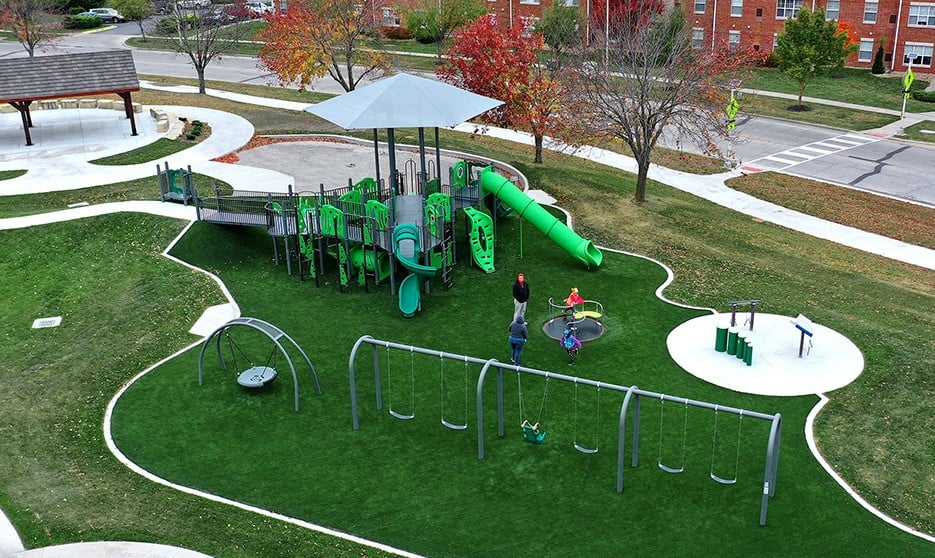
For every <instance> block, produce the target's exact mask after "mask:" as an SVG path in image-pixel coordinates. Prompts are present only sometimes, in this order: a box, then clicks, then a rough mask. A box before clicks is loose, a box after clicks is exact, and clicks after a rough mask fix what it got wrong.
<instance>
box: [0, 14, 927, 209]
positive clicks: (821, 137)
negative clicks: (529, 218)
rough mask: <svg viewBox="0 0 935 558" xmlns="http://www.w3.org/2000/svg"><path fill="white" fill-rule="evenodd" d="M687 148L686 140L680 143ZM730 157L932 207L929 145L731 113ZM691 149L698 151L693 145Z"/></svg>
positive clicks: (212, 72) (151, 62) (236, 70)
mask: <svg viewBox="0 0 935 558" xmlns="http://www.w3.org/2000/svg"><path fill="white" fill-rule="evenodd" d="M130 36H139V28H138V26H137V25H136V24H135V23H124V24H119V25H116V26H113V27H112V28H110V29H107V30H104V31H100V32H96V33H85V34H79V35H72V36H69V37H66V38H63V39H61V40H59V41H57V43H56V44H55V45H53V46H51V47H48V48H45V49H43V51H42V54H55V53H63V52H76V51H86V50H101V49H109V48H125V47H124V42H125V41H126V39H127V38H128V37H130ZM23 55H25V52H24V51H23V49H22V47H21V46H20V45H18V44H17V43H9V42H6V43H0V58H3V57H5V56H23ZM133 59H134V62H135V63H136V68H137V72H139V73H140V74H152V75H166V76H178V77H191V78H194V77H196V74H195V71H194V68H193V67H192V65H191V63H190V61H189V60H188V59H187V57H185V56H182V55H178V54H175V53H169V52H161V51H149V50H134V51H133ZM206 77H207V79H210V80H217V81H230V82H237V83H251V84H256V85H278V80H277V79H276V77H275V76H274V75H272V74H270V73H269V72H267V71H266V70H265V69H263V68H261V67H259V66H258V65H257V61H256V60H255V59H253V58H246V57H237V56H225V57H221V58H219V59H218V60H216V61H215V62H213V63H212V64H211V65H210V66H209V67H208V68H207V70H206ZM313 89H314V90H315V91H322V92H327V93H334V94H339V93H341V92H342V90H341V89H340V87H339V86H338V85H337V84H336V83H335V82H334V81H332V80H331V79H329V78H325V79H321V80H318V81H317V82H316V83H315V84H314V86H313ZM682 146H683V148H685V149H688V150H692V149H693V146H692V145H691V142H686V141H683V142H682ZM720 147H721V149H722V150H725V151H726V150H727V149H728V147H730V148H731V149H732V150H733V152H734V154H735V155H734V159H735V160H736V161H738V162H739V163H740V165H741V168H744V169H746V170H748V171H751V172H753V171H758V170H775V171H778V172H783V173H788V174H794V175H797V176H802V177H805V178H811V179H814V180H819V181H823V182H829V183H832V184H837V185H842V186H848V187H852V188H858V189H863V190H867V191H871V192H876V193H879V194H883V195H888V196H892V197H896V198H900V199H905V200H908V201H914V202H917V203H921V204H925V205H928V206H932V207H935V172H933V171H932V169H933V168H935V146H931V147H927V146H924V145H917V144H914V143H912V144H911V143H907V142H901V141H894V140H890V139H884V138H880V137H877V136H873V135H870V134H866V133H861V132H847V131H843V130H839V129H833V128H826V127H822V126H814V125H809V124H801V123H795V122H789V121H783V120H776V119H771V118H761V117H750V116H745V115H743V114H742V113H741V114H740V115H738V125H737V128H736V129H735V132H734V140H733V141H732V142H731V143H730V145H729V146H728V145H726V144H725V145H721V146H720ZM694 149H695V150H697V148H694Z"/></svg>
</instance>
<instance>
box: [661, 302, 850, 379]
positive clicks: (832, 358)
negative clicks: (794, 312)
mask: <svg viewBox="0 0 935 558" xmlns="http://www.w3.org/2000/svg"><path fill="white" fill-rule="evenodd" d="M747 316H748V315H747V314H742V315H741V314H738V316H737V323H738V325H740V326H741V330H742V331H746V332H747V338H748V339H752V340H753V359H752V365H751V366H747V365H746V364H745V363H744V362H743V361H742V360H741V359H738V358H737V357H735V356H733V355H728V354H727V353H719V352H717V351H715V350H714V338H715V334H716V331H717V325H718V324H724V325H729V324H730V315H727V314H713V315H710V316H701V317H698V318H694V319H692V320H688V321H687V322H684V323H683V324H681V325H679V326H678V327H676V328H675V329H673V330H672V331H671V332H670V333H669V336H668V338H667V339H666V345H667V347H668V349H669V354H670V355H671V356H672V359H673V360H675V362H676V363H677V364H678V365H679V366H681V367H682V368H684V369H685V370H686V371H687V372H688V373H690V374H692V375H693V376H696V377H698V378H701V379H702V380H705V381H706V382H710V383H712V384H714V385H717V386H721V387H725V388H728V389H732V390H734V391H740V392H744V393H753V394H757V395H785V396H794V395H809V394H814V393H825V392H828V391H831V390H834V389H837V388H840V387H843V386H846V385H847V384H849V383H851V382H853V381H854V380H855V379H857V377H858V376H860V373H861V372H862V371H863V369H864V357H863V355H862V354H861V352H860V349H858V348H857V346H856V345H854V343H852V342H851V340H850V339H848V338H847V337H844V336H843V335H841V334H840V333H838V332H836V331H834V330H833V329H829V328H827V327H825V326H822V325H819V324H814V329H815V331H814V337H813V338H812V344H811V347H810V345H809V339H808V337H806V338H805V351H804V352H803V356H802V358H799V336H800V332H799V330H798V329H796V328H795V326H793V325H792V321H791V320H792V319H791V318H789V317H787V316H778V315H776V314H756V318H755V320H754V327H755V330H754V331H749V327H747V326H743V325H742V324H743V323H744V320H745V319H747Z"/></svg>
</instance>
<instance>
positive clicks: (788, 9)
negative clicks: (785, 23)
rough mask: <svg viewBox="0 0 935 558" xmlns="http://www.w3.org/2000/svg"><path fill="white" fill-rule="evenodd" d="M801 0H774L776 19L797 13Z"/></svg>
mask: <svg viewBox="0 0 935 558" xmlns="http://www.w3.org/2000/svg"><path fill="white" fill-rule="evenodd" d="M800 9H802V0H776V19H789V18H790V17H795V16H797V15H798V14H799V10H800Z"/></svg>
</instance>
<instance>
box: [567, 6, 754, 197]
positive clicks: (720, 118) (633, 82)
mask: <svg viewBox="0 0 935 558" xmlns="http://www.w3.org/2000/svg"><path fill="white" fill-rule="evenodd" d="M616 17H617V19H613V20H611V25H610V28H609V31H610V33H609V35H610V41H609V43H607V44H601V45H596V46H595V48H593V49H590V50H583V51H582V52H580V53H578V54H579V55H578V57H577V60H576V66H577V68H576V69H577V71H576V72H575V73H573V74H571V75H572V76H573V77H574V78H575V86H574V87H571V88H570V89H569V90H570V92H571V93H572V94H573V95H574V96H575V97H576V98H577V100H578V103H577V107H579V108H578V113H577V116H578V118H579V120H580V121H581V122H582V124H584V125H587V126H588V127H589V129H590V131H591V133H592V134H594V135H595V136H597V137H599V138H605V139H607V140H618V141H622V142H624V143H625V144H626V145H627V146H628V147H629V148H630V151H631V153H632V154H633V158H634V159H635V160H636V165H637V176H636V191H635V194H634V201H636V202H644V201H645V200H646V182H647V176H648V173H649V165H650V155H651V154H652V150H653V148H654V147H655V146H656V143H657V142H658V140H659V138H660V136H661V135H662V133H663V130H666V131H667V133H671V134H673V135H674V136H677V137H684V138H692V139H693V141H695V142H696V143H698V144H699V145H701V146H702V147H706V148H707V149H708V150H709V151H710V152H716V147H715V146H716V145H717V141H716V140H717V139H718V138H721V137H725V136H726V134H727V130H726V126H725V124H726V122H725V117H724V109H725V107H726V105H727V100H728V99H727V98H728V92H727V90H725V86H726V84H727V83H728V82H729V78H730V77H735V76H736V72H737V71H739V68H740V67H741V65H742V64H743V62H744V61H746V60H747V59H748V56H747V54H746V53H744V52H739V51H729V50H726V49H725V50H718V51H713V50H708V49H694V48H692V40H691V28H690V26H689V25H688V24H687V23H686V22H685V20H684V18H683V17H681V14H680V13H678V10H676V11H674V12H669V13H664V12H661V11H658V10H657V9H656V8H640V7H638V6H637V7H636V8H635V9H633V10H630V11H622V12H620V13H619V14H618V15H617V16H616ZM679 22H681V23H679Z"/></svg>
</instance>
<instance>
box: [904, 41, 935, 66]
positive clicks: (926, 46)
mask: <svg viewBox="0 0 935 558" xmlns="http://www.w3.org/2000/svg"><path fill="white" fill-rule="evenodd" d="M933 51H935V45H933V44H932V43H908V42H907V43H906V46H904V47H903V66H908V65H909V58H908V57H907V56H906V55H907V54H909V53H913V54H918V55H920V56H922V59H921V60H920V59H919V58H916V59H915V62H913V63H912V67H913V68H931V67H932V55H933V54H935V52H933ZM926 58H927V59H928V60H926Z"/></svg>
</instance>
